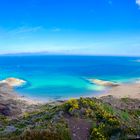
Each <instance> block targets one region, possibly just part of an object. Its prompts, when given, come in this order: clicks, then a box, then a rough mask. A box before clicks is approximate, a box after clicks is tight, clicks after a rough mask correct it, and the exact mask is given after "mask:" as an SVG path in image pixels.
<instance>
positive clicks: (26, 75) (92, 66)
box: [0, 55, 140, 100]
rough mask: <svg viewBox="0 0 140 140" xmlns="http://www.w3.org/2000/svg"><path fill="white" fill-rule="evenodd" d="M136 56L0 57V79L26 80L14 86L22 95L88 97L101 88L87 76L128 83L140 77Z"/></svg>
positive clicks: (139, 65) (44, 97)
mask: <svg viewBox="0 0 140 140" xmlns="http://www.w3.org/2000/svg"><path fill="white" fill-rule="evenodd" d="M139 59H140V58H137V57H105V56H61V55H59V56H57V55H52V56H51V55H48V56H47V55H46V56H45V55H44V56H43V55H42V56H37V55H36V56H35V55H34V56H33V55H31V56H0V79H5V78H8V77H15V78H21V79H24V80H26V81H27V84H26V85H25V86H23V87H20V88H17V89H16V90H17V91H19V92H20V94H21V95H25V96H27V97H32V98H37V99H38V98H39V99H44V100H46V99H61V98H70V97H79V96H90V95H94V94H97V92H98V91H102V90H103V87H101V86H97V85H93V84H90V83H89V82H88V81H86V79H88V78H98V79H102V80H111V81H117V82H127V81H132V80H135V79H137V78H140V63H139V62H138V61H137V60H139Z"/></svg>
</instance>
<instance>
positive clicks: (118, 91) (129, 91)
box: [97, 81, 140, 99]
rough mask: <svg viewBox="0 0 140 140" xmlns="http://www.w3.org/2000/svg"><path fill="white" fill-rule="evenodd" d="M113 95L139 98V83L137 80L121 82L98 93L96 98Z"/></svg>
mask: <svg viewBox="0 0 140 140" xmlns="http://www.w3.org/2000/svg"><path fill="white" fill-rule="evenodd" d="M109 95H111V96H113V97H115V98H131V99H140V83H138V82H137V81H135V82H133V83H123V84H120V85H119V86H116V87H111V88H109V89H108V90H107V91H105V92H104V93H102V94H99V96H97V98H101V97H104V96H109Z"/></svg>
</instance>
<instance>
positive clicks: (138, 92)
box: [17, 82, 140, 105]
mask: <svg viewBox="0 0 140 140" xmlns="http://www.w3.org/2000/svg"><path fill="white" fill-rule="evenodd" d="M17 94H18V93H17ZM109 95H111V96H113V97H115V98H131V99H140V83H137V82H135V83H123V84H120V85H118V86H115V87H109V88H107V89H106V90H104V91H102V92H100V93H99V92H98V93H97V95H90V96H81V97H83V98H88V97H89V98H93V97H95V98H101V97H104V96H109ZM73 98H75V99H79V98H80V97H73ZM69 99H71V98H67V99H58V100H46V101H44V100H36V99H32V98H28V97H24V96H20V95H18V97H17V100H20V101H24V102H26V103H27V104H29V105H39V104H46V103H58V102H65V101H67V100H69Z"/></svg>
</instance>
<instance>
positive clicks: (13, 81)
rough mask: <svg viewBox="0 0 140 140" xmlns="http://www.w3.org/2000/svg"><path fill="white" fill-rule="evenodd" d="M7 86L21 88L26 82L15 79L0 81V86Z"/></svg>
mask: <svg viewBox="0 0 140 140" xmlns="http://www.w3.org/2000/svg"><path fill="white" fill-rule="evenodd" d="M3 83H5V84H8V85H9V86H11V87H17V86H22V85H24V84H25V83H26V81H24V80H21V79H17V78H7V79H5V80H2V81H0V84H3Z"/></svg>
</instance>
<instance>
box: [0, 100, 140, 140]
mask: <svg viewBox="0 0 140 140" xmlns="http://www.w3.org/2000/svg"><path fill="white" fill-rule="evenodd" d="M120 102H122V103H123V104H124V105H126V107H125V108H121V107H120V108H118V107H115V106H113V105H110V104H109V103H105V102H103V100H101V99H96V98H80V99H71V100H68V101H66V102H64V103H61V104H59V105H48V104H46V105H42V106H39V107H38V108H39V109H37V110H36V111H34V112H25V113H24V115H23V117H19V118H16V119H8V118H6V117H4V116H2V115H0V125H1V127H0V139H1V140H6V139H8V140H10V139H11V140H40V139H41V140H70V139H71V133H70V131H71V130H70V128H69V125H68V123H67V119H68V118H80V119H83V120H85V119H86V120H90V122H91V124H92V125H91V128H90V132H89V136H87V137H88V138H89V140H110V139H117V140H125V139H126V140H127V139H129V138H136V137H137V136H140V109H138V108H136V109H130V106H128V104H129V102H135V101H134V100H131V99H120ZM7 126H12V129H10V130H7Z"/></svg>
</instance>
